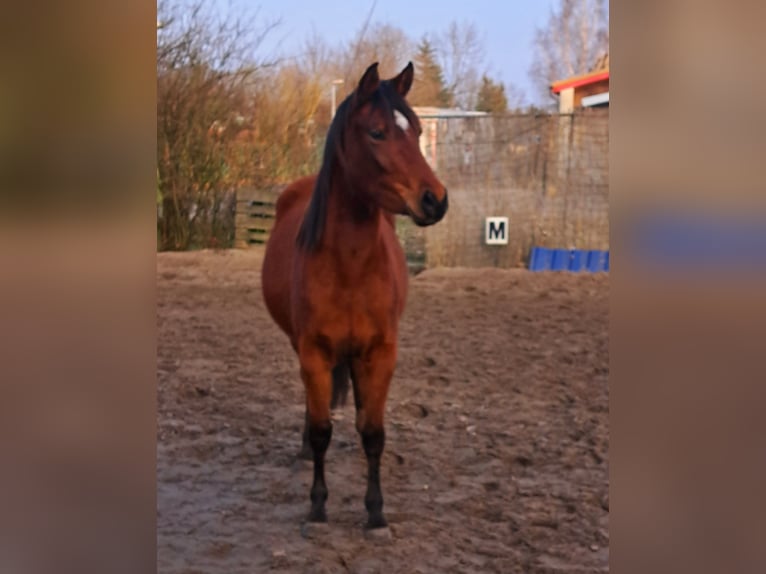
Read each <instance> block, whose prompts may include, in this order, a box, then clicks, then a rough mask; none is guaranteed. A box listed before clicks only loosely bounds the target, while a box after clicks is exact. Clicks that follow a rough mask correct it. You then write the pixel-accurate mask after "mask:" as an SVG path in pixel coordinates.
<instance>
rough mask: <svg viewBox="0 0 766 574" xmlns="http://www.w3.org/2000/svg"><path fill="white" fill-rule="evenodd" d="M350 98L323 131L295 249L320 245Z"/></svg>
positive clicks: (314, 247)
mask: <svg viewBox="0 0 766 574" xmlns="http://www.w3.org/2000/svg"><path fill="white" fill-rule="evenodd" d="M350 107H351V96H348V97H347V98H346V99H345V100H343V102H341V104H340V105H339V106H338V109H337V110H336V111H335V117H334V118H333V121H332V123H331V124H330V129H329V130H328V131H327V140H326V141H325V144H324V153H323V156H322V166H321V167H320V168H319V175H318V176H317V179H316V184H315V185H314V191H313V193H312V194H311V200H310V201H309V204H308V207H307V208H306V213H305V214H304V216H303V222H302V223H301V226H300V229H299V230H298V238H297V244H298V247H300V248H302V249H305V250H306V251H314V250H315V249H316V248H317V247H319V244H320V243H321V241H322V235H323V234H324V227H325V220H326V219H327V203H328V199H329V197H330V189H331V187H332V186H331V184H332V170H333V166H334V165H335V162H336V161H342V160H341V155H342V154H343V149H342V148H343V141H342V139H343V138H342V136H343V131H344V129H345V127H346V121H347V120H348V115H349V108H350Z"/></svg>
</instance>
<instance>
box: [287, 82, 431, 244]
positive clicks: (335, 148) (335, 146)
mask: <svg viewBox="0 0 766 574" xmlns="http://www.w3.org/2000/svg"><path fill="white" fill-rule="evenodd" d="M353 98H354V94H353V93H352V94H351V95H349V96H348V97H347V98H346V99H345V100H343V102H342V103H341V104H340V105H339V106H338V109H337V110H336V112H335V117H334V118H333V121H332V123H331V124H330V128H329V129H328V131H327V140H326V141H325V145H324V152H323V157H322V166H321V167H320V168H319V175H318V176H317V179H316V184H315V185H314V191H313V192H312V194H311V199H310V200H309V204H308V207H307V208H306V212H305V213H304V215H303V221H302V222H301V226H300V228H299V229H298V237H297V239H296V243H297V245H298V247H299V248H301V249H304V250H306V251H315V250H316V249H317V248H318V247H319V245H320V243H321V242H322V236H323V235H324V230H325V222H326V220H327V204H328V202H329V197H330V190H331V189H332V173H333V168H334V166H335V164H336V162H337V163H340V166H341V167H344V166H345V162H344V158H343V146H344V142H343V133H344V131H345V128H346V123H347V122H348V120H349V116H350V114H351V106H352V102H353ZM372 104H373V106H375V107H376V108H377V107H382V108H383V109H384V111H386V112H387V113H386V114H385V116H386V117H389V118H390V120H389V121H391V122H393V117H392V114H393V110H394V109H397V110H399V111H400V112H402V113H403V114H404V115H405V116H406V117H407V119H408V120H409V121H410V122H411V123H412V125H413V126H414V125H417V122H418V120H417V116H416V115H415V113H414V112H413V111H412V109H411V108H410V107H409V106H408V105H407V103H406V102H405V100H404V98H402V97H401V96H400V95H399V94H398V93H397V92H396V90H394V88H393V86H392V85H391V84H390V82H388V81H387V80H384V81H381V82H380V87H379V89H378V90H376V92H375V94H374V95H373V97H372Z"/></svg>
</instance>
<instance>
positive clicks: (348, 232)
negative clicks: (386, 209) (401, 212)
mask: <svg viewBox="0 0 766 574" xmlns="http://www.w3.org/2000/svg"><path fill="white" fill-rule="evenodd" d="M336 175H337V176H338V177H335V178H333V185H332V186H331V191H330V197H329V198H328V199H329V202H328V211H327V240H328V247H329V248H330V249H331V250H333V251H334V252H335V253H336V255H338V256H339V257H340V259H341V260H344V259H353V260H359V259H360V258H364V255H366V254H370V253H372V252H373V251H374V250H375V249H377V248H378V247H379V246H380V232H381V225H384V224H385V216H384V215H383V213H382V211H381V209H380V208H379V207H377V206H376V205H373V204H371V203H370V202H368V201H366V200H364V199H363V198H362V195H361V194H360V193H355V192H354V190H353V189H351V188H350V187H349V185H348V184H347V182H346V180H345V178H343V177H342V174H340V173H338V174H336Z"/></svg>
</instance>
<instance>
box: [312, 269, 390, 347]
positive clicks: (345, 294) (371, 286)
mask: <svg viewBox="0 0 766 574" xmlns="http://www.w3.org/2000/svg"><path fill="white" fill-rule="evenodd" d="M365 283H366V284H365V285H364V288H363V289H360V288H359V285H356V286H353V287H343V286H339V285H329V284H328V285H327V286H326V289H324V290H322V291H323V293H321V294H320V296H318V297H316V298H315V300H314V301H313V302H312V304H311V305H310V308H309V311H308V312H309V314H310V316H311V317H310V321H309V323H310V324H311V325H313V326H314V329H311V330H312V331H315V333H316V334H317V335H319V336H321V338H322V339H324V340H327V341H330V342H332V345H333V346H334V347H336V348H338V349H340V348H358V349H361V348H367V347H369V346H370V345H371V344H373V343H374V342H375V341H379V340H383V339H390V338H391V336H395V334H396V326H397V323H398V315H399V313H398V309H399V304H398V302H399V298H400V297H401V296H402V294H401V293H400V292H399V289H398V288H397V286H396V285H395V284H394V283H392V282H387V281H374V280H370V281H366V282H365Z"/></svg>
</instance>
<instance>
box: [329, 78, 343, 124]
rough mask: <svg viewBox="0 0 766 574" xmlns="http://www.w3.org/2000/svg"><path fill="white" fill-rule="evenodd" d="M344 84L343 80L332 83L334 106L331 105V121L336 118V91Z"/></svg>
mask: <svg viewBox="0 0 766 574" xmlns="http://www.w3.org/2000/svg"><path fill="white" fill-rule="evenodd" d="M342 84H343V80H333V81H332V104H331V105H330V121H332V120H333V118H335V89H336V88H337V87H338V86H340V85H342Z"/></svg>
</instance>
